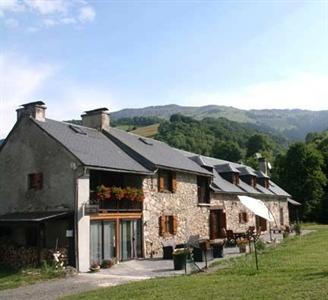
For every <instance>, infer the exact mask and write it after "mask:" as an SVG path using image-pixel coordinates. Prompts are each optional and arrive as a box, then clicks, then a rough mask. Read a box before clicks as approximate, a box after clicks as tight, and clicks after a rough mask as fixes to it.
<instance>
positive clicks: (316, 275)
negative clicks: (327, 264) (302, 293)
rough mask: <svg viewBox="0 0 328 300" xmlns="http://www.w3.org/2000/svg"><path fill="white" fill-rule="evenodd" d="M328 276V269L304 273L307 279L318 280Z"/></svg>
mask: <svg viewBox="0 0 328 300" xmlns="http://www.w3.org/2000/svg"><path fill="white" fill-rule="evenodd" d="M325 277H328V271H323V272H315V273H309V274H306V275H304V278H306V279H307V280H316V279H319V278H325Z"/></svg>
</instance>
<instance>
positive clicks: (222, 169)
mask: <svg viewBox="0 0 328 300" xmlns="http://www.w3.org/2000/svg"><path fill="white" fill-rule="evenodd" d="M214 168H215V170H217V171H218V173H240V171H239V170H238V169H237V168H235V167H234V166H233V165H231V164H229V163H227V164H222V165H215V166H214Z"/></svg>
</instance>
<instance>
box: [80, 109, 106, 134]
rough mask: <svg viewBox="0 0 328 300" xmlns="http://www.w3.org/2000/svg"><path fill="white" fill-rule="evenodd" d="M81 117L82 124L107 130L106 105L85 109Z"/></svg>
mask: <svg viewBox="0 0 328 300" xmlns="http://www.w3.org/2000/svg"><path fill="white" fill-rule="evenodd" d="M81 117H82V125H83V126H85V127H91V128H95V129H97V130H107V131H109V128H110V117H109V113H108V109H107V108H106V107H103V108H97V109H93V110H88V111H85V114H83V115H81Z"/></svg>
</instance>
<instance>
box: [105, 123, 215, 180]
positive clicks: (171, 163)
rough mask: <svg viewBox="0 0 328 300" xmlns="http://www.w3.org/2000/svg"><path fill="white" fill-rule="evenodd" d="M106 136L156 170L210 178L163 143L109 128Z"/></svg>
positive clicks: (206, 173)
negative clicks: (127, 148) (160, 169)
mask: <svg viewBox="0 0 328 300" xmlns="http://www.w3.org/2000/svg"><path fill="white" fill-rule="evenodd" d="M108 136H109V137H110V138H113V140H117V141H119V142H121V143H123V144H124V145H126V146H128V147H129V151H130V152H131V154H132V155H133V153H137V154H138V155H139V156H140V157H142V158H144V159H146V160H147V161H148V162H150V163H151V164H153V165H154V166H155V167H157V168H164V169H173V170H180V171H185V172H191V173H196V174H200V175H205V176H212V173H210V172H208V171H207V170H205V169H204V168H202V167H200V166H199V165H198V164H197V163H195V162H193V161H191V160H190V159H188V158H187V157H186V156H185V155H183V154H182V153H181V152H180V151H178V150H177V149H175V148H172V147H170V146H169V145H167V144H165V143H163V142H160V141H157V140H154V139H150V138H144V137H141V136H138V135H135V134H133V133H128V132H126V131H123V130H120V129H117V128H110V130H109V132H108Z"/></svg>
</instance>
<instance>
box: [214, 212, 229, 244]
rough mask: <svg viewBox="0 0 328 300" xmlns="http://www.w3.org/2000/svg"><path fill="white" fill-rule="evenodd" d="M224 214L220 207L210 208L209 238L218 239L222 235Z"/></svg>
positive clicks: (224, 226) (224, 223)
mask: <svg viewBox="0 0 328 300" xmlns="http://www.w3.org/2000/svg"><path fill="white" fill-rule="evenodd" d="M226 227H227V225H226V215H225V213H224V212H223V210H222V209H218V210H211V212H210V239H211V240H214V239H218V238H223V237H224V230H223V229H226Z"/></svg>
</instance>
